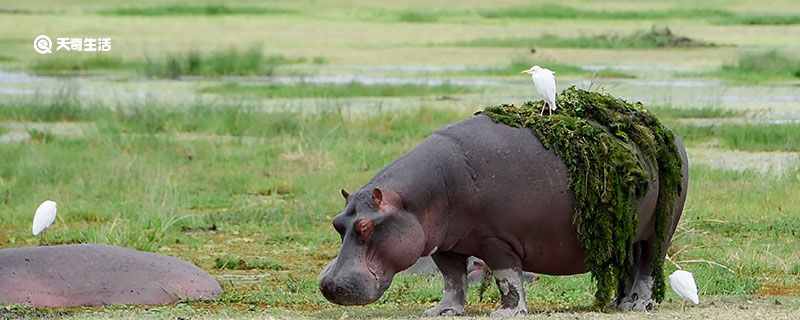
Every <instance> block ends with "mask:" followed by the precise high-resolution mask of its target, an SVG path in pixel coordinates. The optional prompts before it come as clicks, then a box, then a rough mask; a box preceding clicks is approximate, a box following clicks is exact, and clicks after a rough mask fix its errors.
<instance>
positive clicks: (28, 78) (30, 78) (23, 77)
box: [0, 70, 55, 83]
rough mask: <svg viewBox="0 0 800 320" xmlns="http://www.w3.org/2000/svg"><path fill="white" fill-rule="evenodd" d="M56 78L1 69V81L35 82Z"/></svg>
mask: <svg viewBox="0 0 800 320" xmlns="http://www.w3.org/2000/svg"><path fill="white" fill-rule="evenodd" d="M54 80H55V78H50V77H42V76H36V75H32V74H30V73H27V72H14V71H4V70H0V83H35V82H43V81H54Z"/></svg>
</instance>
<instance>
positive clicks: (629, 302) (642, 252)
mask: <svg viewBox="0 0 800 320" xmlns="http://www.w3.org/2000/svg"><path fill="white" fill-rule="evenodd" d="M633 250H634V265H633V267H632V268H631V270H630V271H629V272H628V275H629V278H628V283H627V284H624V285H623V284H620V287H619V288H618V290H617V297H616V298H615V299H614V301H613V302H612V303H614V304H616V306H617V307H618V308H619V309H621V310H625V311H630V310H636V311H645V310H652V309H653V307H655V301H654V300H653V299H652V289H653V266H652V263H651V262H650V244H649V243H648V242H646V241H641V242H637V243H635V244H634V249H633Z"/></svg>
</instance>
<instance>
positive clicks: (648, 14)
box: [478, 4, 800, 25]
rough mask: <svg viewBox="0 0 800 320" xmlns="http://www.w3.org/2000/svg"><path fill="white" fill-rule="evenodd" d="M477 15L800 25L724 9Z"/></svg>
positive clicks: (529, 10) (786, 18) (489, 13)
mask: <svg viewBox="0 0 800 320" xmlns="http://www.w3.org/2000/svg"><path fill="white" fill-rule="evenodd" d="M478 14H479V15H480V16H482V17H484V18H487V19H509V18H511V19H576V20H600V19H603V20H654V19H701V20H706V21H709V22H714V23H719V24H750V25H786V24H798V23H800V18H798V17H797V16H793V15H741V14H737V13H733V12H731V11H727V10H723V9H702V8H697V9H669V10H648V11H633V10H584V9H579V8H575V7H569V6H563V5H554V4H548V5H535V6H520V7H510V8H503V9H486V10H481V11H479V12H478Z"/></svg>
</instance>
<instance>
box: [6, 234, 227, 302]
mask: <svg viewBox="0 0 800 320" xmlns="http://www.w3.org/2000/svg"><path fill="white" fill-rule="evenodd" d="M221 293H222V288H221V287H220V286H219V283H217V281H216V280H214V278H213V277H211V276H210V275H209V274H208V273H206V272H205V271H203V270H201V269H200V268H198V267H196V266H195V265H193V264H191V263H188V262H186V261H183V260H180V259H177V258H173V257H167V256H163V255H159V254H155V253H149V252H141V251H136V250H133V249H127V248H122V247H116V246H110V245H97V244H71V245H58V246H45V247H23V248H12V249H3V250H0V304H7V303H13V304H23V305H31V306H34V307H72V306H99V305H109V304H148V305H151V304H168V303H175V302H178V301H182V300H208V299H216V298H218V297H219V296H220V294H221Z"/></svg>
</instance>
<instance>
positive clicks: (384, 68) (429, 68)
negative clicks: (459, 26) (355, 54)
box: [320, 65, 476, 72]
mask: <svg viewBox="0 0 800 320" xmlns="http://www.w3.org/2000/svg"><path fill="white" fill-rule="evenodd" d="M320 69H321V70H358V71H397V72H447V71H468V70H475V69H476V68H475V67H474V66H467V65H464V66H425V65H419V66H414V65H411V66H401V65H384V66H358V65H336V66H322V67H320Z"/></svg>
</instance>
